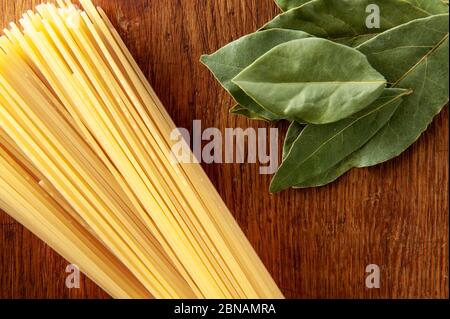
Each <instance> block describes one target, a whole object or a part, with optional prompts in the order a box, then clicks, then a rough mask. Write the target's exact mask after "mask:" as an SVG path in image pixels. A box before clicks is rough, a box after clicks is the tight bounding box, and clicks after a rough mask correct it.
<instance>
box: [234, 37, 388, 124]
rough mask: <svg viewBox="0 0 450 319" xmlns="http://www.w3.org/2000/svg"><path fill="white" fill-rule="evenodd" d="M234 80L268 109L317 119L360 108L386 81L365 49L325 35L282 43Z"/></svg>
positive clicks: (289, 116)
mask: <svg viewBox="0 0 450 319" xmlns="http://www.w3.org/2000/svg"><path fill="white" fill-rule="evenodd" d="M337 61H338V62H337ZM233 82H234V83H235V84H237V85H238V86H239V87H240V88H241V89H242V90H243V91H244V92H245V93H246V94H247V95H248V96H250V97H251V98H252V99H253V100H255V101H256V102H257V103H258V104H259V105H261V106H263V107H264V108H265V109H266V110H269V111H270V112H272V113H274V114H277V115H279V116H280V117H283V118H287V119H295V120H298V121H300V122H306V123H312V124H325V123H332V122H336V121H339V120H341V119H343V118H346V117H348V116H350V115H352V114H354V113H356V112H359V111H360V110H362V109H364V108H365V107H367V106H368V105H369V104H371V103H372V102H373V101H374V100H375V99H376V98H377V97H378V96H380V94H381V93H382V92H383V90H384V88H385V86H386V81H385V79H384V77H383V76H382V75H381V74H380V73H379V72H377V71H376V70H375V69H373V68H372V66H371V65H370V64H369V62H368V61H367V59H366V57H365V56H364V55H363V54H361V53H360V52H359V51H357V50H355V49H352V48H349V47H347V46H344V45H340V44H336V43H334V42H331V41H328V40H325V39H319V38H306V39H301V40H294V41H290V42H287V43H284V44H281V45H278V46H277V47H275V48H273V49H272V50H270V51H269V52H267V53H266V54H264V55H263V56H261V57H260V58H259V59H257V60H256V61H255V62H254V63H253V64H251V65H250V66H249V67H247V68H246V69H244V70H243V71H242V72H241V73H239V74H238V75H237V76H236V77H235V78H234V79H233Z"/></svg>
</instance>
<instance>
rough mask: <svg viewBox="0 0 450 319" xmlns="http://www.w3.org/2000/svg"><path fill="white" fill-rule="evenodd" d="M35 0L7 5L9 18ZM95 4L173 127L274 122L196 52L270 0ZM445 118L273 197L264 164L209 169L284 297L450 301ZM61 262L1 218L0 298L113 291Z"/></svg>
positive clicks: (269, 9) (250, 27) (235, 32)
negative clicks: (374, 275) (72, 273)
mask: <svg viewBox="0 0 450 319" xmlns="http://www.w3.org/2000/svg"><path fill="white" fill-rule="evenodd" d="M37 2H38V1H32V0H0V17H1V18H0V19H1V20H2V25H4V26H5V25H6V23H7V22H9V21H11V20H17V19H18V18H19V16H20V14H21V13H22V12H24V11H25V10H26V9H29V8H31V7H33V6H34V5H35V4H36V3H37ZM95 3H96V4H98V5H100V6H102V7H103V8H104V9H105V11H106V12H107V13H108V14H109V16H110V17H111V19H112V20H113V22H114V24H115V26H116V27H117V29H118V30H119V32H120V34H121V35H122V36H123V38H124V40H125V42H126V43H127V45H128V47H129V48H130V50H131V52H132V54H133V55H134V57H135V58H136V59H137V61H138V63H139V65H140V66H141V67H142V69H143V70H144V72H145V74H146V75H147V76H148V78H149V80H150V82H151V84H152V85H153V86H154V88H155V90H156V92H157V93H158V95H159V96H160V97H161V99H162V101H163V103H164V104H165V105H166V107H167V108H168V110H169V112H170V114H171V115H172V116H173V118H174V120H175V122H176V123H177V125H179V126H180V127H186V128H188V129H191V127H192V121H193V120H195V119H201V121H202V125H203V127H217V128H219V129H220V130H222V131H224V129H225V128H226V127H233V128H234V127H241V128H246V127H270V126H271V125H270V124H264V123H258V122H254V121H247V120H245V119H243V118H237V117H235V116H230V115H229V114H228V110H227V109H228V108H229V107H230V106H232V104H233V103H232V100H231V99H230V98H229V97H228V96H227V94H226V93H225V92H224V91H223V90H222V89H221V88H220V87H219V85H218V84H217V83H216V81H215V80H214V79H213V78H212V76H211V75H210V74H209V72H208V71H207V70H206V69H205V68H204V67H202V65H201V64H200V63H199V62H198V59H199V56H200V55H201V54H203V53H210V52H213V51H215V50H216V49H218V48H220V47H221V46H223V45H225V44H226V43H228V42H230V41H232V40H234V39H237V38H238V37H240V36H242V35H244V34H247V33H250V32H252V31H254V30H256V29H257V28H258V27H260V26H261V25H263V24H264V22H266V21H267V20H269V19H271V18H272V17H273V16H274V15H275V14H276V13H277V12H278V10H277V8H276V6H275V5H274V4H273V2H272V0H189V1H181V0H166V1H150V0H147V1H146V0H139V1H129V0H116V1H111V0H96V1H95ZM448 117H449V114H448V108H446V109H445V110H444V112H443V113H442V114H441V115H440V116H438V117H437V118H436V120H435V121H434V123H433V124H432V126H431V127H430V129H429V130H428V131H427V132H426V134H425V135H424V136H423V137H421V138H420V140H419V141H418V142H417V143H416V144H415V145H414V146H413V147H412V148H411V149H410V150H408V151H407V152H406V153H405V154H403V155H402V156H401V157H400V158H398V159H396V160H393V161H391V162H389V163H387V164H384V165H380V166H379V167H375V168H371V169H362V170H355V171H353V172H351V173H350V174H348V175H347V176H346V177H344V178H342V179H341V180H339V181H338V182H337V183H335V184H333V185H331V186H328V187H324V188H320V189H312V190H296V191H294V190H292V191H287V192H283V193H281V194H278V195H269V193H268V186H269V181H270V176H262V175H259V174H258V166H257V165H254V164H242V165H240V164H234V165H232V164H223V165H204V168H205V170H206V172H207V173H208V175H209V176H210V178H211V179H212V181H213V182H214V184H215V185H216V187H217V189H218V191H219V192H220V194H221V195H222V197H223V198H224V199H225V201H226V203H227V204H228V206H229V207H230V209H231V210H232V212H233V213H234V215H235V217H236V219H237V220H238V222H239V224H240V225H241V227H242V228H243V230H244V232H245V233H246V234H247V236H248V237H249V239H250V241H251V242H252V243H253V245H254V247H255V249H256V250H257V252H258V253H259V255H260V256H261V258H262V260H263V261H264V263H265V265H266V266H267V267H268V269H269V271H270V272H271V273H272V274H273V276H274V278H275V280H276V282H277V283H278V284H279V285H280V287H281V289H282V290H283V292H284V293H285V295H286V297H289V298H448V297H449V290H448V267H449V264H448V230H449V228H448V226H449V220H448V175H449V174H448V164H447V163H448V159H449V158H448V157H449V155H448V154H449V152H448V143H449V140H448V134H449V131H448V127H449V123H448ZM280 128H281V129H282V131H283V132H284V131H285V130H286V125H285V124H281V125H280ZM280 135H283V134H280ZM280 144H281V143H280ZM368 264H378V265H379V266H380V267H381V288H380V289H374V290H370V289H367V288H366V287H365V276H366V274H365V268H366V265H368ZM66 265H67V261H65V260H63V259H62V258H61V257H59V256H58V255H57V254H56V253H54V252H53V251H52V250H51V249H49V248H48V247H47V246H46V245H45V244H44V243H42V242H41V241H40V240H38V239H37V238H36V237H34V236H33V235H32V234H30V233H29V232H28V231H27V230H25V229H23V227H22V226H20V225H19V224H17V223H16V222H15V221H14V220H12V219H11V218H9V217H8V216H7V215H6V214H3V213H0V298H108V296H107V295H106V294H105V293H104V292H102V291H101V290H100V289H99V288H98V287H96V286H95V285H94V284H93V283H92V282H91V281H90V280H88V279H86V278H83V280H82V285H81V289H74V290H69V289H67V288H66V287H65V285H64V280H65V276H66V273H65V272H64V270H65V267H66Z"/></svg>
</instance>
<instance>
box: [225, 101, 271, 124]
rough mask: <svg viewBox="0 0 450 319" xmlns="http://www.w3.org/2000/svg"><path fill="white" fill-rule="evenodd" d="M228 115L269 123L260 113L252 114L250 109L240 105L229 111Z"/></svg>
mask: <svg viewBox="0 0 450 319" xmlns="http://www.w3.org/2000/svg"><path fill="white" fill-rule="evenodd" d="M230 113H231V114H234V115H242V116H245V117H246V118H248V119H251V120H258V121H269V120H267V119H266V118H263V117H261V112H258V113H257V112H253V111H250V109H248V108H246V107H243V106H242V105H239V104H236V105H235V106H233V107H232V108H231V109H230Z"/></svg>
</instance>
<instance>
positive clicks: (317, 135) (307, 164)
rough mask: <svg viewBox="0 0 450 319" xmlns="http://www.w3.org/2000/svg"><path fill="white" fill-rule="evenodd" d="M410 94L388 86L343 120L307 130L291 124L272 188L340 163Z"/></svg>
mask: <svg viewBox="0 0 450 319" xmlns="http://www.w3.org/2000/svg"><path fill="white" fill-rule="evenodd" d="M407 94H410V91H407V90H402V89H385V90H384V92H383V94H382V95H381V96H380V97H379V98H378V99H377V100H376V101H375V102H374V103H372V104H371V105H370V106H369V107H368V108H366V109H365V110H363V111H361V112H359V113H357V114H355V115H353V116H351V117H349V118H346V119H344V120H341V121H339V122H336V123H332V124H326V125H308V126H306V127H305V128H304V129H303V130H302V129H301V126H300V125H298V124H293V125H291V127H290V129H289V132H288V135H287V138H286V142H285V149H284V152H283V153H284V161H283V163H282V165H281V166H280V168H279V170H278V172H277V173H276V174H275V176H274V178H273V180H272V183H271V185H270V191H271V192H279V191H281V190H283V189H286V188H289V187H292V186H295V185H298V184H301V183H303V182H305V181H308V180H310V179H311V178H314V176H317V175H319V174H322V173H324V172H327V171H328V170H329V169H330V168H332V167H334V166H335V165H337V164H338V163H340V162H341V161H342V160H343V159H345V158H346V157H347V156H349V155H350V154H352V153H353V152H354V151H355V150H357V149H359V148H360V147H361V146H362V145H364V144H365V143H366V142H367V141H368V140H369V139H370V138H372V137H373V136H374V135H375V134H376V133H377V132H378V131H379V130H380V129H381V128H382V127H383V126H384V125H385V124H386V123H387V121H389V119H390V118H391V116H392V114H394V112H395V110H396V109H397V107H398V106H399V104H400V103H401V100H402V98H403V96H405V95H407ZM297 134H298V135H297ZM296 135H297V136H296Z"/></svg>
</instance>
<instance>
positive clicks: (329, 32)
mask: <svg viewBox="0 0 450 319" xmlns="http://www.w3.org/2000/svg"><path fill="white" fill-rule="evenodd" d="M435 1H436V0H432V1H430V2H435ZM425 2H428V1H418V0H417V1H415V0H408V1H405V0H346V1H342V0H313V1H310V2H308V3H306V4H304V5H303V6H301V7H298V8H295V9H292V10H289V11H287V12H285V13H282V14H280V15H278V16H277V17H275V18H274V19H273V20H272V21H270V22H269V23H267V24H266V25H265V26H264V27H263V29H272V28H281V29H290V30H301V31H304V32H307V33H309V34H311V35H314V36H317V37H321V38H326V39H329V40H332V41H335V42H339V43H342V44H345V45H349V46H356V45H359V44H361V43H363V42H365V41H367V40H369V39H370V38H371V37H373V36H374V35H376V34H379V33H380V32H383V31H386V30H389V29H391V28H393V27H396V26H398V25H402V24H404V23H407V22H410V21H412V20H415V19H419V18H425V17H428V16H430V15H432V14H436V13H442V12H440V11H442V10H444V8H443V7H442V6H441V5H437V4H436V3H434V5H433V3H431V4H424V3H425ZM372 4H374V5H377V6H378V7H379V8H380V15H381V16H380V18H381V25H380V28H372V29H369V28H368V27H367V25H366V19H367V16H368V15H369V13H367V12H366V8H367V6H368V5H372ZM427 10H429V11H427Z"/></svg>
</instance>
